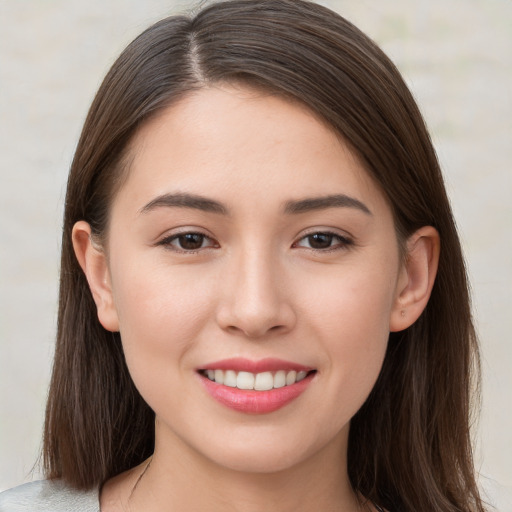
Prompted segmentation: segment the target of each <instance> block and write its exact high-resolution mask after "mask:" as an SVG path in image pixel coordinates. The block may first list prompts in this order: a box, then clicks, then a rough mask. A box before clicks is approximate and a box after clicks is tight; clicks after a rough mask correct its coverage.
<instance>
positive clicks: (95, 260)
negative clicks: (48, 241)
mask: <svg viewBox="0 0 512 512" xmlns="http://www.w3.org/2000/svg"><path fill="white" fill-rule="evenodd" d="M72 240H73V248H74V250H75V255H76V257H77V259H78V263H79V264H80V266H81V267H82V270H83V271H84V274H85V277H86V278H87V282H88V283H89V288H90V289H91V293H92V296H93V299H94V302H95V303H96V308H97V310H98V319H99V321H100V323H101V325H102V326H103V327H104V328H105V329H107V331H112V332H115V331H118V330H119V319H118V316H117V310H116V307H115V303H114V296H113V293H112V283H111V278H110V271H109V268H108V261H107V257H106V255H105V252H104V251H103V249H102V248H101V247H99V246H98V245H97V244H95V243H94V240H93V238H92V236H91V227H90V226H89V224H88V223H87V222H85V221H79V222H77V223H76V224H75V225H74V226H73V232H72Z"/></svg>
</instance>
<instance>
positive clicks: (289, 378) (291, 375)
mask: <svg viewBox="0 0 512 512" xmlns="http://www.w3.org/2000/svg"><path fill="white" fill-rule="evenodd" d="M296 379H297V372H296V371H295V370H292V371H291V372H288V373H287V374H286V385H287V386H289V385H290V384H293V383H294V382H295V381H296Z"/></svg>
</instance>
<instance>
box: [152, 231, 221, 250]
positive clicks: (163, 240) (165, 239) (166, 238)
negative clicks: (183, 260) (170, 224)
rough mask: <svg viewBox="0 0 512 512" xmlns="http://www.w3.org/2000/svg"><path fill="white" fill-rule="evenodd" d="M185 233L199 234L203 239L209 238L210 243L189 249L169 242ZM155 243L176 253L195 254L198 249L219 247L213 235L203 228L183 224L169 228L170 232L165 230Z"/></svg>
mask: <svg viewBox="0 0 512 512" xmlns="http://www.w3.org/2000/svg"><path fill="white" fill-rule="evenodd" d="M185 235H200V236H202V237H204V238H205V239H208V240H210V241H211V242H212V244H211V245H209V246H208V247H200V248H198V249H190V250H187V249H180V248H179V247H174V246H173V245H172V244H171V243H172V242H173V241H174V240H176V239H178V238H179V237H180V236H185ZM155 245H156V246H162V247H164V248H165V249H167V250H169V251H173V252H176V253H178V254H195V253H198V252H200V251H205V250H208V249H212V248H217V247H219V243H218V242H217V240H216V239H215V238H214V237H213V236H211V235H209V234H208V233H206V232H205V230H204V229H201V228H197V227H195V226H183V227H179V228H175V229H174V230H171V232H169V231H167V232H166V233H165V235H163V236H161V237H159V239H158V240H157V242H156V243H155Z"/></svg>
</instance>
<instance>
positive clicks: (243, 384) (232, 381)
mask: <svg viewBox="0 0 512 512" xmlns="http://www.w3.org/2000/svg"><path fill="white" fill-rule="evenodd" d="M203 374H204V375H206V376H207V377H208V378H209V379H210V380H212V381H214V382H216V383H217V384H224V386H229V387H232V388H238V389H254V390H256V391H268V390H270V389H274V388H282V387H284V386H291V385H292V384H295V383H296V382H300V381H301V380H303V379H304V378H305V377H306V376H307V374H308V372H306V371H300V372H296V371H295V370H290V371H288V372H286V371H285V370H279V371H277V372H276V373H272V372H262V373H256V374H254V373H250V372H238V373H237V372H235V371H234V370H226V371H224V370H206V371H204V372H203Z"/></svg>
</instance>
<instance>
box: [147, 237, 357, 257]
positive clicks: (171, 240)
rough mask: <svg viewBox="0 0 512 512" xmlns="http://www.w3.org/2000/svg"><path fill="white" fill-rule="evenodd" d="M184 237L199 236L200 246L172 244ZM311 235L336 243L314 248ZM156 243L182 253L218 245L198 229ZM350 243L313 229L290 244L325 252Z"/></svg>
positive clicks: (348, 239)
mask: <svg viewBox="0 0 512 512" xmlns="http://www.w3.org/2000/svg"><path fill="white" fill-rule="evenodd" d="M185 237H200V240H201V246H200V247H198V248H195V249H186V248H184V247H176V246H175V245H173V243H174V242H177V243H178V244H180V245H181V243H180V239H181V242H183V239H184V238H185ZM313 237H327V238H328V241H329V243H332V241H333V240H337V241H338V243H337V244H335V245H333V246H332V245H329V247H326V248H315V247H311V238H313ZM308 239H310V240H309V245H310V246H309V247H307V246H303V245H300V242H302V241H303V240H308ZM206 241H209V244H210V245H208V246H206V247H203V244H204V243H205V242H206ZM157 245H160V246H164V247H166V248H168V249H169V250H173V251H176V252H179V253H183V254H196V253H198V252H199V251H202V250H206V249H212V248H214V249H216V248H218V247H219V244H218V242H216V241H215V240H214V239H213V238H211V237H209V236H208V235H205V234H204V233H201V232H199V231H185V232H183V233H177V234H174V235H171V236H168V237H166V238H164V239H162V240H161V241H160V242H158V244H157ZM352 245H354V241H353V240H352V239H350V238H348V237H345V236H341V235H339V234H337V233H333V232H331V231H313V232H311V233H308V234H306V235H304V236H302V237H301V238H299V239H298V240H297V241H296V242H294V243H293V244H292V247H293V248H300V247H302V248H304V249H308V250H310V251H314V252H320V253H327V252H333V251H338V250H343V249H347V248H348V247H350V246H352Z"/></svg>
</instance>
